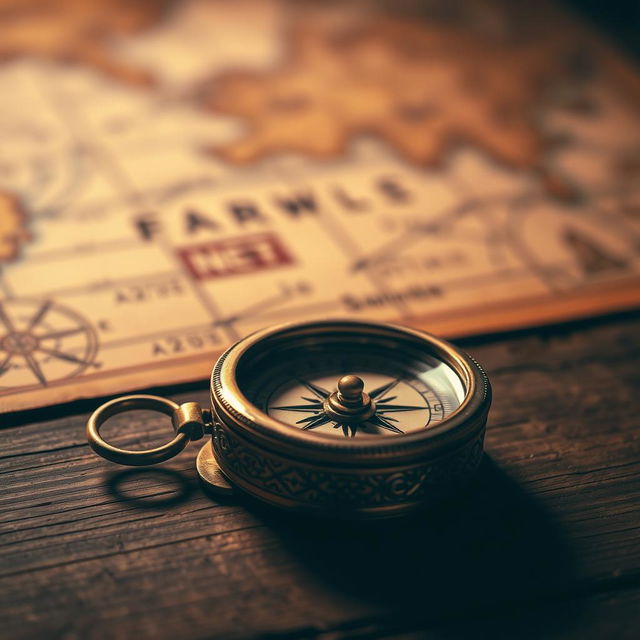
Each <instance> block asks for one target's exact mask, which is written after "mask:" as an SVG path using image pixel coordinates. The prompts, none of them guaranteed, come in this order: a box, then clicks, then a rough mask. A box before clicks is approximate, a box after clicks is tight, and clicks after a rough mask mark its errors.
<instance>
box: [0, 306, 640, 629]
mask: <svg viewBox="0 0 640 640" xmlns="http://www.w3.org/2000/svg"><path fill="white" fill-rule="evenodd" d="M639 325H640V323H639V322H638V317H637V316H633V315H632V316H625V317H621V318H618V319H615V320H611V321H609V322H605V323H602V322H598V323H591V324H590V325H587V326H585V327H583V328H579V327H578V326H577V325H573V326H570V327H560V328H555V329H547V330H541V331H539V332H536V333H533V334H531V333H522V334H515V335H512V336H509V337H507V338H504V337H503V338H500V337H494V338H485V339H481V340H472V341H466V342H465V346H466V347H467V348H468V349H469V350H470V351H471V352H472V354H473V355H474V356H475V357H476V358H477V359H478V360H479V361H480V362H481V363H482V364H483V365H485V367H486V368H487V370H488V372H489V374H490V377H491V379H492V382H493V385H494V392H495V401H494V407H493V410H492V413H491V419H490V429H489V431H488V434H487V452H488V458H487V460H486V461H485V463H484V464H483V468H482V470H481V473H480V474H479V476H478V478H477V479H476V481H475V482H474V484H473V486H472V487H470V488H469V490H468V491H467V492H465V493H464V494H462V495H461V496H459V497H458V498H457V499H455V500H453V501H451V502H449V503H447V504H444V505H441V506H439V507H437V508H434V509H432V510H430V511H429V512H427V513H425V514H423V515H421V516H420V517H418V518H415V519H412V520H410V521H405V522H400V523H395V524H392V523H389V524H382V525H377V526H374V525H363V526H355V525H354V526H345V525H337V524H335V523H325V522H310V521H305V520H299V519H296V518H291V517H284V516H281V515H278V514H274V513H271V512H268V511H266V512H265V511H264V510H260V509H255V508H254V507H247V506H246V505H239V506H238V505H232V504H219V503H216V502H214V501H212V500H211V499H209V498H208V497H206V496H205V495H203V494H202V493H201V491H200V489H199V487H198V485H197V481H196V478H195V473H194V470H193V467H192V465H193V457H194V454H195V452H196V450H197V445H195V444H194V445H193V446H192V447H191V448H190V450H189V451H188V452H185V453H184V454H183V456H181V457H180V458H179V459H177V460H175V461H172V462H170V463H167V464H165V465H162V468H161V470H160V471H157V470H156V471H144V470H135V471H133V472H131V471H127V470H122V468H119V467H116V466H115V465H111V464H110V463H107V462H105V461H103V460H101V459H99V458H97V457H96V456H94V455H93V454H92V452H91V451H90V450H89V448H88V447H87V446H86V444H85V440H84V421H85V419H86V416H70V417H66V418H62V419H57V420H54V421H50V422H47V423H39V424H33V425H25V426H20V427H12V428H6V429H3V430H0V483H1V486H2V489H3V491H2V493H1V494H0V621H2V623H3V629H4V631H5V632H6V635H7V637H11V638H13V637H35V636H38V637H44V636H45V635H46V637H60V636H63V637H83V638H84V637H96V638H99V637H134V636H135V635H142V636H143V637H154V638H170V637H180V638H191V637H193V638H195V637H202V636H204V635H214V636H218V637H225V638H232V637H247V636H254V635H259V634H266V633H269V634H282V633H285V632H287V633H289V632H290V633H292V634H293V635H294V636H295V637H303V636H304V635H305V634H307V635H314V634H315V635H317V634H320V635H321V636H322V635H323V634H324V635H326V636H327V637H343V636H349V635H350V633H351V631H353V633H356V632H357V633H361V632H362V633H363V634H364V633H365V632H367V633H369V631H367V629H369V630H371V629H377V631H376V633H386V631H385V629H387V630H390V629H392V628H395V627H393V625H396V626H397V625H398V621H402V620H406V621H409V622H411V621H414V622H412V623H411V624H413V625H414V627H413V628H417V627H416V625H418V626H420V625H428V626H431V627H433V628H439V627H440V626H441V625H450V624H454V623H453V622H452V620H460V619H464V620H474V621H476V620H484V619H486V618H487V616H489V618H491V619H493V620H499V619H501V616H505V615H506V612H508V611H512V610H513V609H514V608H518V610H523V611H525V610H526V611H528V610H529V609H531V607H545V606H547V604H546V603H548V602H549V601H550V600H552V599H554V598H563V599H564V600H567V601H568V600H571V599H572V598H573V599H575V598H576V597H578V596H580V597H584V598H597V597H600V596H598V595H597V593H600V592H604V590H606V591H607V592H611V593H613V592H615V591H616V590H617V589H618V588H621V587H625V586H628V585H629V584H630V583H631V582H632V581H634V580H636V579H637V577H638V575H640V545H639V543H638V533H639V531H638V529H640V506H639V505H640V473H639V471H640V439H639V438H638V407H639V401H638V389H639V388H640V374H639V372H638V367H637V363H638V361H639V358H638V356H639V355H640V326H639ZM194 397H195V398H196V399H199V400H201V401H203V402H205V401H206V393H204V392H194V393H191V394H181V395H180V396H179V397H178V398H176V399H178V400H185V399H188V398H189V399H193V398H194ZM169 432H170V426H169V425H168V424H167V422H166V418H164V417H163V416H154V415H151V414H147V415H141V416H140V417H139V418H137V419H136V420H134V421H130V422H127V423H125V422H124V421H123V420H121V421H119V422H117V424H115V425H114V426H113V427H112V429H111V430H110V435H111V436H112V438H113V440H114V441H115V442H117V443H119V444H121V445H124V446H136V444H137V446H147V445H148V444H149V443H151V442H160V441H162V439H163V438H164V437H165V436H166V435H167V434H168V433H169ZM633 597H634V598H635V597H636V595H634V596H633ZM614 601H615V598H614V600H612V602H614ZM548 606H549V607H552V606H553V605H551V604H549V605H548ZM603 606H604V608H605V609H607V608H610V607H614V608H615V606H614V604H611V603H610V602H608V601H607V603H606V606H605V605H603ZM616 606H617V605H616ZM505 619H506V618H505ZM416 621H417V622H416ZM623 622H624V621H622V622H621V624H622V623H623ZM455 624H458V623H457V622H456V623H455ZM473 624H475V622H474V623H473ZM496 624H497V623H496ZM413 628H412V627H411V625H409V626H408V627H407V633H409V632H412V629H413ZM621 628H622V627H621ZM349 629H351V631H349ZM389 632H390V633H391V631H389ZM398 632H400V629H398ZM332 634H333V635H332ZM583 637H584V636H583ZM592 637H598V636H596V635H593V636H592ZM600 637H603V636H600ZM609 637H612V636H609Z"/></svg>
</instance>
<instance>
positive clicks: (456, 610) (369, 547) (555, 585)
mask: <svg viewBox="0 0 640 640" xmlns="http://www.w3.org/2000/svg"><path fill="white" fill-rule="evenodd" d="M261 516H262V518H263V519H264V520H266V521H267V523H268V524H269V526H270V527H272V529H273V530H275V531H276V532H277V533H278V534H279V535H280V536H281V537H282V539H283V544H284V546H285V547H286V548H287V549H288V550H289V551H290V552H291V553H293V554H294V555H295V556H296V557H297V558H298V559H299V560H300V562H301V563H302V564H303V565H304V566H305V567H306V568H307V569H308V570H309V571H310V572H311V573H312V574H313V576H314V578H315V579H318V580H321V581H323V582H325V583H326V584H327V586H328V587H329V588H330V589H332V590H334V591H337V592H342V593H348V594H349V595H353V596H356V597H359V598H361V599H364V600H366V601H368V602H369V603H370V604H371V605H373V606H376V608H378V609H379V610H380V611H389V610H393V611H395V613H394V615H395V616H396V618H399V619H401V620H402V621H403V624H405V625H406V627H407V628H411V627H412V626H413V628H415V626H416V625H417V624H418V625H419V624H421V622H424V623H425V624H426V623H427V622H429V623H430V624H433V623H435V624H439V625H442V624H445V623H446V624H445V627H444V628H442V627H441V628H440V629H439V630H438V633H439V637H451V636H452V635H458V632H456V631H454V628H453V627H449V624H448V623H454V625H455V627H459V624H460V623H461V622H462V623H464V620H465V619H469V618H477V617H478V616H479V617H481V618H482V617H490V616H491V615H492V614H496V615H498V614H502V615H504V614H505V613H506V614H509V615H511V616H513V615H514V614H516V615H517V611H518V608H519V607H521V606H522V605H523V604H525V603H531V602H535V601H539V600H545V599H547V598H549V597H550V594H561V593H562V592H563V590H565V589H566V588H568V587H570V586H571V585H572V584H575V577H576V566H575V560H574V557H573V555H572V551H571V549H570V547H569V546H568V543H567V541H566V540H564V539H563V536H562V534H561V532H560V531H559V530H558V527H557V526H556V525H555V524H554V522H553V520H552V518H551V517H550V515H549V514H548V513H546V512H545V510H544V509H543V508H542V506H541V505H539V504H537V502H536V501H535V500H534V499H533V498H532V497H531V496H530V495H528V494H527V493H526V491H524V490H523V489H522V488H521V487H519V486H518V485H517V484H516V483H515V482H514V481H513V480H511V479H510V478H509V477H508V476H507V475H506V474H505V473H504V472H503V471H501V470H500V469H499V468H498V467H497V466H496V465H495V464H494V463H493V462H492V461H491V460H490V459H489V458H488V457H486V456H485V459H484V460H483V463H482V465H481V468H480V470H479V472H478V474H477V476H476V478H475V480H474V481H473V483H472V485H471V486H470V487H469V488H468V489H467V490H466V491H465V492H464V493H463V494H461V495H459V496H458V497H456V498H455V499H452V500H449V501H447V502H446V503H442V504H440V505H438V506H436V507H433V508H431V509H429V510H427V511H425V512H424V513H422V514H420V515H419V516H417V517H412V518H411V519H405V520H399V521H388V522H378V523H376V522H374V523H368V524H367V523H365V524H361V523H360V524H349V523H344V522H335V521H332V522H327V521H321V520H311V519H299V518H294V517H286V518H283V517H282V516H281V515H278V516H276V515H274V514H271V513H266V512H262V511H261ZM576 606H577V605H576V604H575V603H573V604H571V603H567V604H566V606H562V607H560V609H561V614H558V612H557V611H555V612H554V616H555V618H556V619H554V620H553V623H552V627H551V628H553V629H554V631H556V632H557V631H559V630H560V629H561V625H562V624H563V622H566V621H570V620H573V619H575V616H576V614H577V611H576V610H575V607H576ZM398 612H401V613H402V615H401V616H398ZM558 616H559V617H560V618H561V619H558ZM527 617H528V618H530V616H529V615H528V616H527ZM512 622H513V623H514V624H515V621H512ZM540 622H541V624H542V625H543V626H542V627H541V629H545V628H546V629H549V627H546V626H544V625H546V624H547V623H549V622H550V621H549V620H547V621H544V620H541V621H540ZM526 625H527V628H526V629H520V630H518V632H517V633H518V637H523V636H525V635H526V636H529V635H532V636H537V637H542V636H540V635H539V634H540V632H541V629H538V630H537V631H536V630H535V629H533V628H531V627H530V626H529V625H530V621H529V622H527V623H526ZM464 626H465V625H464V624H463V627H464ZM447 628H450V632H451V633H450V634H448V633H447V632H446V631H445V629H447ZM472 630H473V629H472ZM513 630H514V631H515V628H514V629H513ZM458 631H459V632H461V633H463V634H464V635H466V634H467V633H468V632H470V630H469V629H466V630H464V629H461V628H459V629H458ZM477 631H479V629H477ZM528 632H530V633H528ZM476 637H477V635H476ZM512 637H513V636H512Z"/></svg>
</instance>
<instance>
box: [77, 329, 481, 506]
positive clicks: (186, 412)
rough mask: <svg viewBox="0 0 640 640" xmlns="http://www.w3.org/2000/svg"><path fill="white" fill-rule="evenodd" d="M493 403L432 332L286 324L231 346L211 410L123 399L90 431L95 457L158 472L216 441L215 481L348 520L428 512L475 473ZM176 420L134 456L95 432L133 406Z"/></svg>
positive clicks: (205, 465)
mask: <svg viewBox="0 0 640 640" xmlns="http://www.w3.org/2000/svg"><path fill="white" fill-rule="evenodd" d="M490 402H491V389H490V385H489V381H488V379H487V377H486V375H485V374H484V372H483V371H482V369H481V368H480V367H479V366H478V364H477V363H476V362H475V361H474V360H473V359H471V358H470V357H469V356H468V355H466V354H465V353H463V352H462V351H460V350H458V349H457V348H455V347H454V346H453V345H451V344H449V343H447V342H445V341H443V340H441V339H439V338H436V337H435V336H432V335H430V334H427V333H424V332H421V331H417V330H414V329H410V328H406V327H400V326H396V325H391V324H384V323H373V322H355V321H351V320H344V321H341V320H336V321H334V320H330V321H321V322H308V323H297V324H285V325H280V326H277V327H274V328H269V329H265V330H262V331H259V332H257V333H254V334H252V335H250V336H248V337H247V338H245V339H243V340H241V341H240V342H238V343H237V344H235V345H234V346H232V347H231V348H230V349H228V350H227V351H226V352H225V353H224V354H222V356H220V358H219V359H218V361H217V362H216V363H215V365H214V367H213V371H212V375H211V409H210V410H209V409H202V408H201V407H200V406H199V405H198V404H197V403H195V402H187V403H184V404H182V405H178V404H176V403H174V402H172V401H170V400H167V399H164V398H158V397H155V396H142V395H137V396H125V397H123V398H117V399H115V400H112V401H110V402H108V403H106V404H104V405H102V407H100V408H99V409H98V410H96V411H95V412H94V413H93V415H92V416H91V417H90V419H89V422H88V424H87V435H88V439H89V443H90V444H91V446H92V448H93V449H94V450H95V451H96V452H97V453H98V454H100V455H101V456H103V457H105V458H107V459H109V460H112V461H114V462H118V463H121V464H129V465H146V464H155V463H158V462H162V461H163V460H167V459H168V458H170V457H172V456H174V455H176V454H177V453H178V452H180V451H181V450H182V449H183V448H184V447H185V446H186V444H187V443H188V442H189V440H193V439H197V438H200V437H203V436H204V435H205V434H211V435H212V438H211V441H210V442H207V444H205V446H204V447H203V448H202V450H201V451H200V453H199V455H198V460H197V469H198V473H199V475H200V477H201V479H202V480H203V482H204V483H205V485H206V486H207V487H208V488H210V489H211V490H212V491H214V492H217V493H232V492H233V493H237V495H238V496H240V495H242V493H247V494H250V495H251V496H253V497H254V498H257V499H259V500H262V501H264V502H267V503H269V504H271V505H275V506H279V507H284V508H289V509H294V510H298V511H304V512H309V513H315V514H319V515H332V516H339V517H348V518H361V517H389V516H394V515H400V514H403V513H406V512H408V511H411V510H414V509H417V508H421V507H423V506H424V505H425V504H428V503H429V502H431V501H433V500H434V499H438V498H440V497H442V496H443V495H445V494H448V493H450V492H451V491H452V490H455V489H456V488H457V487H459V486H460V485H462V484H463V483H465V482H466V481H467V480H468V479H469V478H470V477H471V476H472V474H473V472H474V471H475V469H476V468H477V466H478V464H479V463H480V460H481V457H482V442H483V436H484V429H485V424H486V419H487V412H488V410H489V405H490ZM141 408H142V409H154V410H158V411H162V412H164V413H166V414H168V415H170V416H171V419H172V422H173V426H174V430H175V432H176V435H175V438H174V439H173V440H172V441H171V442H169V443H168V444H166V445H164V446H163V447H159V448H157V449H152V450H147V451H126V450H123V449H118V448H116V447H113V446H112V445H109V444H108V443H106V442H105V441H104V440H103V439H102V437H101V436H100V433H99V429H100V426H101V425H102V424H103V423H104V421H105V420H106V419H107V418H109V417H110V416H112V415H114V414H116V413H121V412H123V411H128V410H131V409H141Z"/></svg>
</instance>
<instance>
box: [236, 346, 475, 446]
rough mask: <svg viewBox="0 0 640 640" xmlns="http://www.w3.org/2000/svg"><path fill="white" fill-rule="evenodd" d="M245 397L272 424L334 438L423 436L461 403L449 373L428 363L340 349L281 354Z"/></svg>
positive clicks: (388, 352)
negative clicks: (265, 414) (283, 424)
mask: <svg viewBox="0 0 640 640" xmlns="http://www.w3.org/2000/svg"><path fill="white" fill-rule="evenodd" d="M245 393H246V395H247V397H248V398H249V399H250V400H251V401H252V402H253V403H254V404H255V405H256V406H257V407H258V408H259V409H261V410H262V411H264V412H265V413H267V414H268V415H269V416H271V417H273V418H275V419H276V420H278V421H280V422H283V423H285V424H287V425H290V426H291V427H293V428H297V429H301V430H304V431H309V432H314V433H320V434H328V435H334V436H337V437H341V438H344V437H347V438H354V437H357V438H371V437H380V436H389V437H394V436H395V437H398V436H402V435H403V434H408V433H412V432H415V431H420V430H423V429H429V428H431V427H433V426H435V425H437V424H439V423H440V422H441V421H442V420H444V419H446V418H448V417H449V416H450V415H451V414H452V413H453V412H454V411H455V410H456V409H457V408H458V407H459V406H460V404H461V403H462V402H463V400H464V397H465V390H464V386H463V384H462V381H461V380H460V378H459V377H458V375H457V374H456V372H455V371H454V370H453V369H452V368H451V367H450V366H449V365H448V364H446V363H445V362H443V361H441V360H438V359H437V358H435V357H433V356H429V355H426V354H424V355H422V356H420V357H416V356H415V355H414V354H411V353H409V352H406V351H403V350H401V349H378V348H372V347H368V348H364V347H359V348H358V347H355V348H354V347H351V348H347V347H345V346H344V345H341V346H340V347H337V348H335V349H331V348H326V347H325V348H313V347H310V348H307V349H304V350H303V351H302V352H298V353H283V354H282V357H280V358H278V361H277V362H275V363H273V364H272V365H271V366H269V367H267V369H266V370H263V371H262V372H261V374H260V375H258V376H255V375H254V376H253V377H252V380H251V382H250V383H248V384H247V386H246V388H245Z"/></svg>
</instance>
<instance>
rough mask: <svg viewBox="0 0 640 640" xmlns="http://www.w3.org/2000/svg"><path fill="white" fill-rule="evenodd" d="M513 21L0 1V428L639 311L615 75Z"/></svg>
mask: <svg viewBox="0 0 640 640" xmlns="http://www.w3.org/2000/svg"><path fill="white" fill-rule="evenodd" d="M523 4H524V3H512V2H511V3H510V2H497V1H496V2H481V1H479V2H447V1H446V0H442V1H441V2H426V3H419V6H418V3H410V2H388V3H386V4H385V3H383V2H379V3H359V2H355V3H352V4H348V3H344V2H342V3H335V4H334V3H329V2H324V3H302V2H291V3H287V2H276V1H275V0H274V1H273V2H267V1H262V0H258V1H256V2H251V1H246V0H241V1H237V2H215V1H211V2H207V1H203V0H192V1H186V2H181V3H168V2H159V1H151V0H146V1H142V2H129V1H126V0H118V1H113V0H104V1H102V2H97V1H93V2H87V1H85V0H66V1H64V2H62V1H54V0H50V1H49V2H47V1H46V0H42V1H37V2H36V1H35V0H34V1H32V2H26V1H22V0H0V16H1V18H0V88H1V91H2V101H1V103H0V131H1V134H2V144H1V146H0V395H1V396H2V405H1V410H2V411H4V412H6V411H15V410H21V409H25V408H31V407H37V406H43V405H47V404H53V403H59V402H65V401H70V400H73V399H76V398H80V397H88V396H98V395H106V394H110V393H116V392H126V391H130V390H134V389H140V388H144V387H149V386H157V385H162V384H170V383H174V382H180V381H188V380H195V379H201V378H205V377H206V376H207V375H208V373H209V371H210V369H211V366H212V364H213V361H214V359H215V356H216V355H217V354H218V353H220V351H221V350H222V349H224V348H225V347H227V346H228V345H229V344H231V343H232V342H234V341H236V340H238V339H239V338H241V337H242V336H244V335H246V334H247V333H249V332H251V331H254V330H256V329H258V328H261V327H264V326H267V325H269V324H273V323H279V322H284V321H291V320H304V319H313V318H326V317H331V316H340V317H345V316H348V317H353V318H366V319H380V320H395V321H399V322H403V323H406V324H411V325H415V326H420V327H423V328H425V329H428V330H431V331H433V332H436V333H440V334H443V335H445V336H459V335H463V334H471V333H478V332H487V331H496V330H503V329H510V328H515V327H522V326H528V325H532V324H541V323H545V322H550V321H558V320H564V319H569V318H574V317H579V316H582V315H590V314H594V313H602V312H606V311H611V310H616V309H623V308H628V307H632V306H635V305H637V304H638V303H640V84H639V81H638V78H637V76H636V75H635V74H634V72H633V71H632V69H631V68H630V66H628V65H627V63H625V62H624V61H623V60H621V59H620V57H619V56H618V55H617V54H614V53H613V52H612V51H610V50H609V49H608V48H606V47H605V46H603V45H602V44H601V43H600V42H599V41H598V40H597V39H596V38H594V36H593V35H591V34H589V33H587V32H586V31H585V30H584V29H583V27H582V26H580V25H579V23H578V21H576V19H575V18H574V17H568V16H566V15H564V14H561V13H558V12H556V10H555V9H553V8H550V7H548V6H546V5H544V6H543V5H538V4H537V3H535V4H534V3H527V4H533V6H532V7H528V8H527V9H526V13H523V12H524V8H523ZM414 5H415V6H414ZM516 5H517V7H516Z"/></svg>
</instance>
